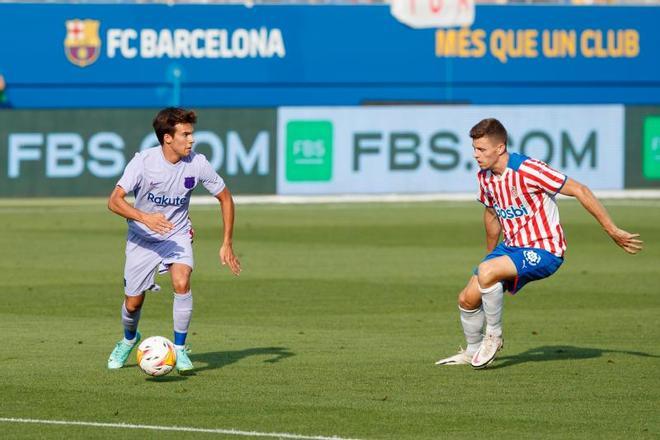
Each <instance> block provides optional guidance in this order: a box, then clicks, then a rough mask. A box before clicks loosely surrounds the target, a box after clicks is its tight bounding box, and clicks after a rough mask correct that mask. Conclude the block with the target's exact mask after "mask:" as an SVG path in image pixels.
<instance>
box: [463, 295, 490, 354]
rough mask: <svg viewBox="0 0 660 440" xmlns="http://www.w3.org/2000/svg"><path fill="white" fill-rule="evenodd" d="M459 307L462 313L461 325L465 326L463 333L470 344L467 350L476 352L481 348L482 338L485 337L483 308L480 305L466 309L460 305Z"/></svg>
mask: <svg viewBox="0 0 660 440" xmlns="http://www.w3.org/2000/svg"><path fill="white" fill-rule="evenodd" d="M458 309H459V310H460V313H461V325H462V326H463V333H464V334H465V340H466V341H467V344H468V346H467V350H466V352H468V353H476V352H477V350H479V346H480V345H481V340H482V339H483V334H482V331H483V328H484V311H483V308H482V307H479V308H478V309H476V310H465V309H464V308H462V307H460V306H459V307H458Z"/></svg>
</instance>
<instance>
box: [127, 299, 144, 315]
mask: <svg viewBox="0 0 660 440" xmlns="http://www.w3.org/2000/svg"><path fill="white" fill-rule="evenodd" d="M124 306H125V307H126V311H127V312H128V313H135V312H137V311H139V310H140V309H141V308H142V300H141V299H137V297H132V298H127V299H126V301H125V302H124Z"/></svg>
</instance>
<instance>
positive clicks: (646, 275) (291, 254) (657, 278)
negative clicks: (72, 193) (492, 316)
mask: <svg viewBox="0 0 660 440" xmlns="http://www.w3.org/2000/svg"><path fill="white" fill-rule="evenodd" d="M559 203H560V211H561V216H562V220H563V224H564V227H565V230H566V236H567V240H568V246H569V249H568V253H567V255H566V261H565V263H564V265H563V266H562V267H561V269H560V270H559V271H558V272H557V273H556V274H555V275H554V276H553V277H551V278H549V279H547V280H543V281H539V282H535V283H532V284H530V285H528V286H526V287H525V289H524V290H523V291H522V292H521V293H520V294H519V295H517V296H516V297H507V298H506V299H505V312H504V332H505V341H506V345H505V349H504V350H503V351H502V352H501V353H500V356H499V357H498V359H497V360H496V361H495V363H494V364H493V365H492V367H491V368H489V369H487V370H484V371H473V370H472V369H471V368H470V367H436V366H435V365H434V362H435V361H436V360H437V359H439V358H441V357H445V356H447V355H450V354H452V353H453V352H454V351H455V350H456V349H457V348H458V346H459V345H461V344H462V343H463V338H462V332H461V329H460V325H459V320H458V314H457V308H456V296H457V293H458V292H459V290H460V289H461V288H462V287H463V286H464V284H465V282H466V281H467V279H468V277H469V275H470V272H471V270H472V268H473V267H474V266H475V264H477V263H478V262H479V261H480V259H481V258H482V257H483V254H484V247H485V246H484V232H483V224H482V220H481V219H482V217H481V216H482V208H481V207H480V205H478V204H477V203H476V202H472V203H468V202H466V203H458V202H437V203H410V204H405V203H398V204H396V203H393V204H376V203H372V204H334V205H333V204H330V205H299V206H286V205H239V206H238V207H237V223H236V231H235V249H236V251H237V253H238V254H239V256H240V258H241V261H242V264H243V268H244V271H243V273H242V275H241V276H240V277H238V278H236V277H233V276H232V275H231V274H230V272H229V270H228V269H227V268H222V267H221V266H220V265H219V262H218V258H217V251H218V247H219V239H220V237H221V232H220V216H219V208H218V207H217V206H193V207H192V211H191V212H192V218H193V222H194V225H195V228H196V231H197V237H196V240H195V245H194V246H195V260H196V267H195V272H194V274H193V292H194V298H195V309H194V313H193V322H192V325H191V334H190V336H189V342H190V343H191V345H192V353H191V359H192V360H193V362H194V363H195V364H196V366H197V367H198V370H197V374H196V375H195V376H190V377H180V376H178V375H177V374H176V373H172V374H170V375H169V376H166V377H164V378H162V379H160V380H157V379H152V378H148V377H147V376H145V375H144V374H143V373H142V372H141V371H139V369H138V368H137V367H136V366H135V355H134V354H133V355H132V357H131V360H130V362H129V365H128V367H127V368H124V369H122V370H119V371H108V370H106V368H105V363H106V359H107V356H108V354H109V352H110V350H111V349H112V347H113V345H114V343H115V342H116V340H118V339H119V338H120V337H121V335H122V330H121V324H120V316H119V311H120V309H119V308H120V304H121V301H122V270H123V247H124V243H125V242H124V237H125V230H126V225H125V223H124V222H123V221H122V220H121V219H120V218H119V217H117V216H115V215H113V214H111V213H110V212H109V211H107V210H106V208H105V201H104V200H100V199H98V200H80V201H76V200H50V201H24V200H13V201H12V200H5V201H2V202H0V230H2V233H1V234H0V244H1V248H2V257H1V259H0V267H1V269H2V274H3V275H4V280H5V282H4V285H3V287H2V290H1V291H0V304H1V305H0V330H1V333H0V334H2V336H3V338H2V349H0V369H1V371H2V376H1V378H0V393H1V395H2V399H0V418H5V419H6V418H24V419H40V420H63V421H83V422H103V423H127V424H142V425H160V426H187V427H196V428H214V429H215V428H219V429H237V430H243V431H254V432H260V433H270V432H279V433H291V434H300V435H307V436H333V435H334V436H339V437H342V438H358V439H438V438H470V439H474V438H504V437H506V438H561V439H567V438H576V439H578V438H579V439H583V438H595V439H604V438H608V439H609V438H621V439H629V438H642V439H644V438H649V439H650V438H658V436H660V287H659V286H660V201H657V200H656V201H609V202H606V203H605V205H606V206H607V207H608V209H609V211H610V212H611V214H612V216H613V218H614V219H615V220H616V221H617V223H618V224H619V225H620V226H621V227H622V228H624V229H628V230H630V231H633V232H639V233H641V234H642V238H643V239H644V241H645V246H646V248H645V250H644V251H643V252H642V253H641V254H639V255H637V256H629V255H627V254H626V253H625V252H623V251H622V250H621V249H619V248H618V247H616V246H615V245H614V243H613V242H612V241H611V240H610V239H609V238H608V237H607V236H606V234H605V233H604V232H602V231H601V230H600V227H599V225H598V224H597V223H596V221H595V220H594V219H593V218H592V217H591V216H590V215H589V214H587V213H586V211H584V210H583V209H582V208H581V207H580V206H579V204H577V203H576V202H574V201H570V200H562V201H560V202H559ZM159 283H161V284H162V285H163V292H161V293H159V294H149V295H148V298H147V300H146V303H145V307H144V309H143V313H142V321H141V324H140V329H141V331H142V333H143V334H144V335H145V336H149V335H163V336H167V337H168V338H171V332H172V321H171V320H172V318H171V315H172V311H171V303H172V299H171V294H170V293H169V292H171V288H170V282H169V280H168V279H167V278H165V277H159ZM144 436H146V437H148V438H167V439H169V438H172V439H174V438H176V439H181V438H238V437H235V436H230V435H225V434H213V433H181V432H167V431H165V432H157V431H139V430H131V429H122V428H110V427H108V428H103V427H91V426H69V425H61V426H53V425H44V424H21V423H13V422H6V421H5V422H2V421H0V437H1V438H85V439H87V438H110V437H112V438H127V439H128V438H135V437H144ZM242 438H246V437H242ZM255 438H257V437H255Z"/></svg>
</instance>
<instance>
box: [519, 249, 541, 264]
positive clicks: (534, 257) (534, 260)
mask: <svg viewBox="0 0 660 440" xmlns="http://www.w3.org/2000/svg"><path fill="white" fill-rule="evenodd" d="M523 256H524V257H525V260H526V261H527V262H528V263H529V265H530V266H536V265H537V264H539V262H540V261H541V256H540V255H539V254H538V253H537V252H535V251H524V252H523Z"/></svg>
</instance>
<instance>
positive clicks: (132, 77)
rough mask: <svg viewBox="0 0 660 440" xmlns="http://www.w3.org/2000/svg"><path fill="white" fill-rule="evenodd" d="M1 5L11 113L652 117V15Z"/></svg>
mask: <svg viewBox="0 0 660 440" xmlns="http://www.w3.org/2000/svg"><path fill="white" fill-rule="evenodd" d="M476 17H477V18H476V21H475V23H474V24H473V26H472V27H471V28H469V29H463V30H459V29H450V30H435V29H426V30H414V29H411V28H408V27H407V26H405V25H403V24H400V23H399V22H397V21H396V20H395V19H394V18H393V17H392V16H391V15H390V13H389V7H387V6H266V5H264V6H255V7H252V8H246V7H243V6H227V5H194V6H193V5H176V6H166V5H88V4H87V5H75V4H67V5H54V4H48V5H37V4H33V5H25V4H23V5H16V4H14V5H10V4H0V41H2V44H1V45H0V73H2V74H4V76H5V78H6V80H7V83H8V89H7V95H8V97H9V102H10V104H11V105H12V106H13V107H16V108H53V107H54V108H58V107H122V108H126V107H160V106H164V105H171V104H174V105H185V106H195V107H204V106H207V107H232V106H240V107H273V106H279V105H355V104H361V103H365V102H390V103H391V102H401V101H403V102H408V103H410V102H436V103H437V102H465V103H480V104H489V103H500V104H528V103H626V104H657V103H659V102H660V57H659V56H658V54H660V28H658V26H657V23H659V22H660V8H657V7H562V6H478V7H477V15H476Z"/></svg>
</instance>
